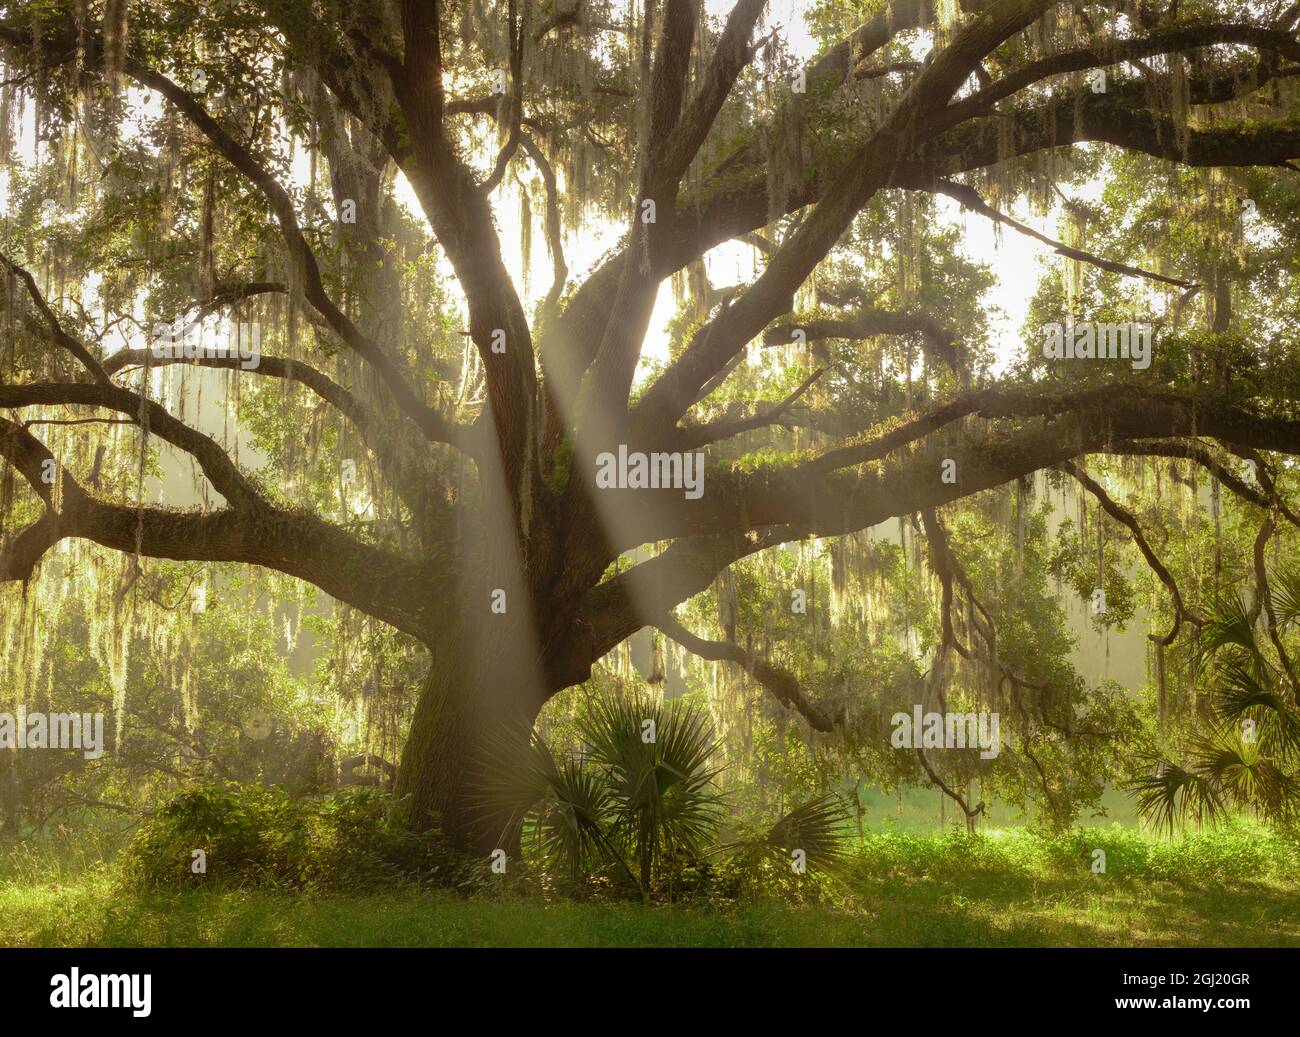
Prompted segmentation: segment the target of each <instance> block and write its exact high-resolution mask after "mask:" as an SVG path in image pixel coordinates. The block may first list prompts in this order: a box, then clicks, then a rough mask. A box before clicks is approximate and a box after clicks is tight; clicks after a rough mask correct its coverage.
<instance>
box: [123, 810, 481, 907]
mask: <svg viewBox="0 0 1300 1037" xmlns="http://www.w3.org/2000/svg"><path fill="white" fill-rule="evenodd" d="M196 850H202V851H203V852H204V854H205V855H206V872H204V873H200V872H195V871H193V870H192V863H193V861H194V851H196ZM122 865H123V868H122V875H123V880H124V882H125V883H126V885H127V886H129V887H133V888H146V889H147V888H180V887H191V888H196V887H208V886H213V887H217V888H225V887H250V888H251V887H271V888H276V889H292V890H316V891H331V890H343V889H365V888H370V887H376V888H378V887H387V886H391V885H393V884H394V883H401V882H422V883H429V884H435V885H439V886H449V887H455V888H461V889H471V888H473V887H474V882H475V879H474V876H475V875H476V874H478V873H479V872H481V870H482V869H481V868H480V869H475V868H474V867H473V866H472V865H470V864H469V863H467V862H466V861H464V860H463V859H462V858H460V857H459V856H458V855H456V854H455V853H453V852H452V851H451V850H449V849H448V848H447V847H446V846H445V845H444V844H443V843H442V842H441V840H440V839H439V837H438V836H437V835H436V834H427V833H426V834H417V833H414V832H412V831H411V830H410V829H409V827H408V826H407V825H405V824H404V823H403V819H402V817H401V811H400V804H394V803H393V801H392V800H391V799H390V798H389V797H387V796H385V795H383V794H381V793H379V792H377V791H375V790H372V789H360V790H351V791H345V792H336V793H332V794H330V795H325V796H318V797H305V798H299V799H294V798H291V797H290V796H289V795H288V794H287V793H286V792H285V791H284V790H282V789H278V788H267V787H263V786H259V785H241V784H226V785H204V786H198V787H196V788H192V789H190V790H188V791H186V792H184V793H182V794H181V795H179V796H177V797H175V798H174V799H172V800H171V801H170V802H168V803H166V804H165V805H164V806H163V807H162V808H161V809H160V810H159V811H158V812H157V813H156V814H155V815H154V816H153V817H151V818H149V819H148V820H146V821H145V822H144V823H143V824H142V825H141V826H140V830H139V832H138V833H137V834H136V837H135V838H134V839H133V840H132V842H131V844H130V845H129V846H128V847H127V848H126V850H125V852H124V854H123V858H122Z"/></svg>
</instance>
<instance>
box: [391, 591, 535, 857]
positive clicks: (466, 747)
mask: <svg viewBox="0 0 1300 1037" xmlns="http://www.w3.org/2000/svg"><path fill="white" fill-rule="evenodd" d="M491 620H504V617H498V616H493V617H489V622H486V623H482V622H481V623H480V626H479V628H478V630H477V631H476V632H475V633H472V634H470V636H468V637H467V636H462V635H463V631H449V632H448V636H447V638H446V639H445V640H444V641H442V642H441V643H440V644H439V647H438V648H437V649H436V651H435V654H434V656H433V660H432V664H431V665H430V667H429V672H428V674H427V675H426V676H425V679H424V686H423V688H422V689H421V692H420V697H419V699H418V701H417V702H416V706H415V713H414V715H413V717H412V719H411V729H410V733H409V734H408V736H407V739H406V744H405V746H404V747H403V749H402V762H401V765H400V767H399V768H398V773H397V784H396V788H395V794H396V796H397V797H398V799H402V798H404V797H409V800H408V802H407V810H408V819H409V823H410V825H411V826H412V827H413V828H415V829H416V830H417V831H424V830H428V829H430V828H434V827H438V828H440V829H441V832H442V834H443V836H444V837H445V838H446V839H447V841H448V842H449V843H451V845H453V846H455V847H457V848H458V849H462V850H466V851H469V852H474V853H479V852H481V853H484V854H488V853H491V852H492V851H493V850H495V849H502V848H504V849H507V850H509V849H510V848H509V847H508V846H505V845H504V844H503V843H502V836H501V834H500V833H499V832H496V831H492V830H491V828H490V826H488V825H486V824H485V823H484V822H483V821H482V819H481V809H480V806H481V804H480V803H479V795H480V789H481V787H482V781H483V777H484V773H485V771H486V770H487V769H488V768H489V767H490V766H491V763H492V762H493V761H494V759H495V755H496V754H499V752H500V751H501V750H500V747H499V741H498V740H499V739H500V736H501V735H502V734H503V733H504V732H507V731H511V730H516V731H517V730H521V729H523V730H527V729H531V727H532V725H533V723H534V721H536V719H537V715H538V713H539V712H540V711H541V707H542V705H543V703H544V702H545V700H546V697H547V695H546V693H545V692H543V691H541V690H540V688H539V687H538V685H537V683H536V682H537V677H536V673H535V670H530V668H528V667H526V666H525V665H523V662H524V660H523V659H522V655H523V653H519V652H515V651H511V650H510V647H509V641H510V635H509V633H508V632H506V633H502V634H500V635H499V636H498V632H497V631H494V630H492V629H491V628H492V625H493V624H492V622H491ZM502 626H505V624H504V623H502ZM498 766H499V761H498Z"/></svg>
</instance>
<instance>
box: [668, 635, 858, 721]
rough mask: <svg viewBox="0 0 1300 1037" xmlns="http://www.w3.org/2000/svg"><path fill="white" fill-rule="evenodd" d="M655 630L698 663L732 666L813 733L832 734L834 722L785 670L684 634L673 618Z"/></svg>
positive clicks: (727, 644)
mask: <svg viewBox="0 0 1300 1037" xmlns="http://www.w3.org/2000/svg"><path fill="white" fill-rule="evenodd" d="M655 626H656V627H657V628H658V629H659V630H660V631H662V632H663V633H664V634H665V635H667V636H668V637H671V638H672V639H673V640H674V641H676V642H677V643H678V644H679V645H681V646H682V647H683V648H685V649H686V650H687V651H688V652H690V653H691V654H692V655H697V656H699V657H700V658H701V659H709V660H714V661H719V662H733V663H736V664H737V665H738V666H740V668H741V669H743V670H744V671H745V672H746V673H747V674H749V675H750V676H751V677H753V678H754V680H756V681H757V682H758V683H759V684H760V685H762V686H763V687H764V688H766V689H767V690H768V691H769V692H771V693H772V695H773V696H774V697H775V698H776V700H777V701H778V702H780V703H781V705H783V706H785V707H786V708H787V709H794V710H796V711H797V712H798V713H799V714H800V716H802V717H803V718H804V719H805V720H807V721H808V724H809V726H810V727H812V729H813V730H814V731H832V730H834V729H835V723H836V718H833V717H831V716H828V715H827V713H826V712H825V711H824V710H823V709H821V708H820V707H819V706H818V705H817V704H816V703H814V702H812V701H810V700H809V699H808V696H807V695H806V694H804V690H803V688H802V687H800V685H799V680H798V678H796V677H795V676H794V674H792V673H790V672H789V671H788V670H786V669H784V668H783V667H780V666H774V665H773V664H771V663H769V662H767V661H766V660H764V659H760V658H759V657H758V656H756V655H754V653H753V652H750V651H748V650H747V649H745V648H744V647H742V646H741V645H738V644H736V643H735V642H734V641H710V640H708V639H707V638H703V637H698V636H697V635H695V634H692V633H691V632H690V631H689V630H687V629H686V628H685V627H684V626H682V624H681V623H679V622H678V621H677V620H676V619H675V618H674V617H673V615H672V613H671V612H670V613H668V614H666V615H664V616H661V617H660V618H659V619H658V620H657V621H656V622H655Z"/></svg>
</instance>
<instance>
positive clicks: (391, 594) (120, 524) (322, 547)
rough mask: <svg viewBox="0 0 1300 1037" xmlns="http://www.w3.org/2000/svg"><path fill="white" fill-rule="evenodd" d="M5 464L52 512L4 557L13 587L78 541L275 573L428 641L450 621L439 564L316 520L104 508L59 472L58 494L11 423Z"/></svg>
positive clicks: (0, 444) (48, 458) (264, 513)
mask: <svg viewBox="0 0 1300 1037" xmlns="http://www.w3.org/2000/svg"><path fill="white" fill-rule="evenodd" d="M64 388H84V389H97V388H99V387H98V386H66V387H64ZM0 456H2V457H3V458H4V459H5V460H7V461H8V462H9V463H11V464H13V465H14V467H15V468H17V469H18V471H19V472H21V473H22V475H23V476H24V477H25V478H26V479H27V481H28V482H29V483H30V484H31V486H32V488H33V489H34V490H35V491H36V492H37V493H38V494H39V495H40V496H41V498H42V499H43V500H44V501H45V502H46V505H47V508H48V509H49V510H48V511H47V513H46V516H47V518H43V519H41V520H38V521H37V522H36V523H35V524H33V525H31V526H29V527H28V528H27V529H26V530H25V531H23V532H22V533H21V534H20V535H19V536H18V537H16V538H15V540H14V541H13V542H12V543H10V544H9V545H7V546H6V548H5V552H4V554H3V556H0V557H2V558H3V560H4V562H5V576H6V578H8V579H21V578H24V577H25V576H26V575H30V572H31V566H33V565H34V564H35V560H36V558H37V557H39V552H43V551H44V550H45V549H48V548H49V547H50V546H52V545H53V544H54V543H56V542H57V541H58V540H60V539H63V538H64V537H78V538H81V539H85V540H93V541H94V542H96V543H98V544H101V545H103V546H104V547H109V548H112V549H114V550H117V551H122V552H125V553H128V554H134V553H135V552H136V551H137V549H138V550H139V552H140V553H141V554H143V555H145V556H147V557H151V558H170V559H174V560H177V561H220V562H245V563H248V564H251V565H259V566H263V567H265V568H269V569H275V570H278V571H279V572H283V573H287V574H288V575H290V576H297V577H299V578H300V579H303V580H306V581H307V582H308V583H311V584H313V585H315V586H317V587H319V588H321V589H322V590H324V591H325V592H326V593H328V594H331V595H333V596H334V597H336V598H338V599H339V600H340V601H345V602H347V603H348V604H350V605H353V606H354V607H356V608H358V609H360V610H361V611H363V612H366V613H367V614H369V615H373V616H375V617H376V618H378V619H382V620H383V621H384V622H387V623H390V624H392V625H393V626H395V627H397V628H398V629H399V630H403V631H406V632H407V633H410V634H413V635H414V636H416V637H419V638H421V639H422V640H425V641H429V640H431V639H432V638H433V637H434V636H435V635H436V633H437V631H438V630H439V625H440V623H442V622H444V621H445V617H444V616H443V615H442V614H441V611H440V610H441V609H442V608H443V607H444V606H442V605H440V602H444V601H448V600H451V598H452V595H451V593H450V588H451V585H452V581H453V580H454V578H455V577H454V574H453V573H451V572H450V571H449V570H448V567H447V566H446V565H445V564H444V562H442V561H439V560H437V559H431V560H428V561H418V560H413V559H409V558H406V557H404V556H401V555H398V554H396V553H394V552H391V551H388V550H385V549H382V548H379V547H374V546H371V545H368V544H363V543H361V542H360V541H358V540H356V539H355V538H354V537H352V536H351V535H350V534H348V533H346V532H345V531H343V530H341V529H339V528H338V527H337V526H333V525H331V524H329V523H327V522H323V521H321V520H320V519H318V518H315V517H314V516H311V515H307V514H303V513H299V512H291V511H285V510H282V509H277V508H272V507H271V506H270V505H268V504H266V503H265V502H263V501H254V500H253V499H251V498H249V499H244V500H241V501H240V504H239V506H238V507H235V508H227V509H222V510H220V511H214V512H208V513H203V512H192V511H171V510H168V509H166V508H158V507H142V506H132V505H123V504H113V503H110V502H107V501H103V500H101V499H99V498H98V497H96V496H94V495H92V494H90V493H87V492H86V491H85V490H84V489H83V488H82V487H81V485H80V484H79V483H78V482H77V480H76V479H74V478H73V477H72V476H71V475H70V474H68V472H67V471H65V470H62V469H60V468H58V467H57V466H55V467H53V469H52V470H53V471H54V472H55V473H56V479H55V480H54V484H51V482H49V481H47V480H46V479H45V477H44V476H45V472H46V470H47V469H49V468H50V466H51V465H54V457H53V455H52V454H51V453H50V452H49V450H48V449H46V447H45V446H44V445H43V444H42V443H41V442H40V441H39V440H37V439H36V438H35V437H34V436H33V435H32V434H31V433H30V432H28V431H27V430H26V429H24V428H23V427H22V426H20V425H18V424H16V423H15V422H12V421H9V420H8V419H3V418H0Z"/></svg>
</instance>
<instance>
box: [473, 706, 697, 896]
mask: <svg viewBox="0 0 1300 1037" xmlns="http://www.w3.org/2000/svg"><path fill="white" fill-rule="evenodd" d="M581 734H582V737H583V740H584V741H585V742H586V743H587V749H586V751H585V752H584V753H582V754H581V755H580V756H578V757H577V758H572V757H565V758H560V757H559V756H557V754H556V753H555V752H554V751H553V750H552V748H551V747H550V746H548V745H547V744H546V742H545V741H544V740H543V739H542V738H541V736H540V735H538V734H536V733H533V732H526V731H510V732H505V733H503V734H500V735H499V736H498V737H497V738H496V739H495V741H494V742H493V747H492V750H491V753H492V761H491V763H492V766H491V767H490V768H488V769H487V773H488V774H489V775H490V777H489V778H488V779H487V780H486V782H485V784H484V785H483V787H482V791H481V794H480V800H481V804H480V805H481V807H482V812H483V814H484V816H485V818H487V822H486V823H487V824H489V825H491V826H493V829H494V832H496V833H500V839H501V840H502V841H503V842H508V841H513V840H514V839H522V840H527V841H528V842H529V843H530V844H531V845H532V846H533V847H534V848H535V849H536V850H537V851H538V852H539V854H540V856H541V858H542V859H543V860H544V861H546V862H547V865H548V866H550V867H553V868H557V869H563V870H564V871H565V872H566V873H567V874H568V875H569V876H570V877H571V878H573V879H575V880H577V879H580V878H581V877H582V875H583V874H584V873H585V872H588V871H590V870H591V869H592V868H593V867H594V866H595V865H596V864H597V863H598V862H600V861H601V860H607V861H610V862H612V863H614V864H615V865H616V866H618V867H621V868H622V869H623V870H625V871H626V872H627V873H628V874H629V875H630V876H631V877H632V878H633V880H634V881H635V882H636V883H637V884H638V885H639V886H640V888H641V890H642V892H648V891H649V890H650V889H651V888H652V886H653V883H654V880H655V878H656V876H657V875H659V874H660V873H661V871H662V869H663V868H664V867H665V866H666V865H667V864H668V863H669V862H673V861H678V862H680V861H683V860H690V859H692V858H695V857H698V856H700V855H701V854H702V852H703V851H704V849H705V848H706V846H707V845H708V844H709V842H710V840H711V839H712V837H713V834H714V832H715V831H716V830H717V827H718V824H719V821H720V819H721V808H722V794H721V792H720V791H719V789H718V788H717V785H716V783H715V781H714V779H715V777H716V776H717V773H718V770H717V768H714V767H712V766H711V765H710V758H711V756H712V755H713V752H714V749H715V743H714V740H713V735H712V731H711V728H710V725H709V723H708V718H707V717H706V716H705V714H704V712H703V711H702V710H700V709H699V708H698V707H695V706H692V705H690V704H688V703H685V702H683V701H680V700H678V701H674V702H670V703H668V704H667V705H660V704H657V703H653V702H651V701H650V700H649V699H648V698H645V697H635V698H631V699H619V700H602V701H598V702H597V703H596V705H595V707H594V710H593V713H592V715H591V717H590V718H589V719H588V720H587V722H586V723H584V724H583V725H582V726H581Z"/></svg>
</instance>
